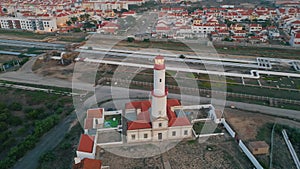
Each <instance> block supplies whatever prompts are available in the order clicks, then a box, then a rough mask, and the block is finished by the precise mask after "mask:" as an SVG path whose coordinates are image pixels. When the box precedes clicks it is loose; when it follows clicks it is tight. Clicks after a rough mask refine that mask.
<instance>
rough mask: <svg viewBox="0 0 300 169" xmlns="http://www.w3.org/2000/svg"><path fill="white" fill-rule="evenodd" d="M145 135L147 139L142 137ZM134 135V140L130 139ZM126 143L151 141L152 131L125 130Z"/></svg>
mask: <svg viewBox="0 0 300 169" xmlns="http://www.w3.org/2000/svg"><path fill="white" fill-rule="evenodd" d="M145 134H147V136H148V137H147V138H144V135H145ZM132 135H135V138H134V139H133V138H132ZM126 138H127V143H134V142H141V141H151V140H152V131H151V129H140V130H127V137H126Z"/></svg>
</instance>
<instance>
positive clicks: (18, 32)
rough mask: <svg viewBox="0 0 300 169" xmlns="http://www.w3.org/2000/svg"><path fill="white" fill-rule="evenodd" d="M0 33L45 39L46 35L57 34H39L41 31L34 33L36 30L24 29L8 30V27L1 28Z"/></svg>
mask: <svg viewBox="0 0 300 169" xmlns="http://www.w3.org/2000/svg"><path fill="white" fill-rule="evenodd" d="M0 34H1V35H6V36H15V37H23V38H29V39H44V38H46V37H49V36H54V35H55V34H47V33H45V34H39V33H34V32H30V31H24V30H6V29H0Z"/></svg>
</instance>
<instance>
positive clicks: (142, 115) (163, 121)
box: [125, 56, 192, 143]
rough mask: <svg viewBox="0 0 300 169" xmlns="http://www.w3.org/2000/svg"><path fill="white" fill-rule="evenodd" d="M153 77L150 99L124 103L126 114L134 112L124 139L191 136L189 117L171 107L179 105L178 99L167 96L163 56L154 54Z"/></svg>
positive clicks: (129, 140)
mask: <svg viewBox="0 0 300 169" xmlns="http://www.w3.org/2000/svg"><path fill="white" fill-rule="evenodd" d="M153 80H154V88H153V90H152V92H151V97H152V99H151V101H148V100H146V101H136V102H130V103H127V104H126V106H125V114H133V115H135V116H136V120H132V121H129V122H128V123H127V143H131V142H142V141H163V140H169V139H183V138H190V137H192V124H191V123H190V121H189V120H188V118H187V117H186V116H185V114H184V113H180V112H176V111H174V109H175V108H176V107H177V106H181V104H180V102H179V100H177V99H167V96H168V90H167V89H166V87H165V63H164V58H163V57H162V56H157V57H156V58H155V64H154V79H153Z"/></svg>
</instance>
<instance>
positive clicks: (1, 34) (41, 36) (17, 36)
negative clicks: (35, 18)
mask: <svg viewBox="0 0 300 169" xmlns="http://www.w3.org/2000/svg"><path fill="white" fill-rule="evenodd" d="M86 36H87V34H86V33H65V34H55V33H34V32H30V31H20V30H4V29H0V38H4V39H14V40H33V41H44V42H47V41H49V42H55V41H62V42H67V43H68V42H75V43H76V42H83V41H84V40H85V37H86Z"/></svg>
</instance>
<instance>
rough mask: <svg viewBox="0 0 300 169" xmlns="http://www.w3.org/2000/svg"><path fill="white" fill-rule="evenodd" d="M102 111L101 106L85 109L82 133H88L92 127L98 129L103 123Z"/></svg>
mask: <svg viewBox="0 0 300 169" xmlns="http://www.w3.org/2000/svg"><path fill="white" fill-rule="evenodd" d="M103 113H104V109H103V108H96V109H88V110H87V112H86V118H85V120H84V133H85V134H88V132H89V131H90V130H92V129H98V128H100V127H101V126H102V125H103V122H104V117H103Z"/></svg>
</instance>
